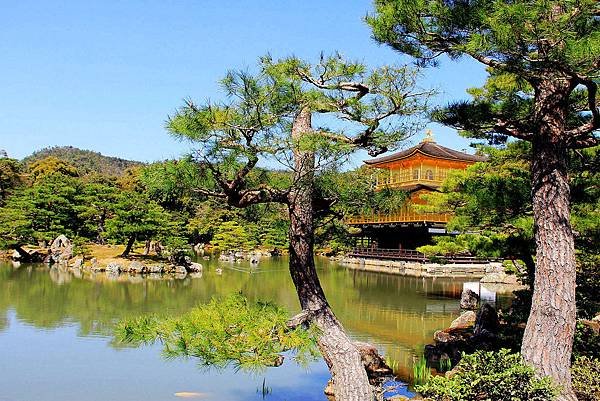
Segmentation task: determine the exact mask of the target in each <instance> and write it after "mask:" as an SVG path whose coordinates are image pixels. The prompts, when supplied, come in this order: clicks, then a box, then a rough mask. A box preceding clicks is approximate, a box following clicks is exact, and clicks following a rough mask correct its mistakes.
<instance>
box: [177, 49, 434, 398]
mask: <svg viewBox="0 0 600 401" xmlns="http://www.w3.org/2000/svg"><path fill="white" fill-rule="evenodd" d="M416 77H417V72H416V71H415V70H413V69H410V68H406V67H383V68H379V69H375V70H373V71H367V70H366V68H365V66H364V65H362V64H360V63H354V62H346V61H344V60H342V59H341V58H340V57H339V56H337V55H336V56H333V57H321V59H320V61H319V62H318V63H316V64H315V65H311V64H309V63H306V62H304V61H302V60H299V59H297V58H294V57H292V58H287V59H283V60H279V61H274V60H272V59H271V58H270V57H264V58H263V59H261V62H260V64H259V72H258V73H257V74H255V75H251V74H249V73H245V72H230V73H228V74H227V76H226V77H225V79H224V80H223V81H222V86H223V88H224V91H225V93H226V95H227V102H226V103H223V104H214V103H207V104H204V105H201V106H197V105H196V104H194V103H193V102H191V101H188V102H187V103H186V105H185V106H184V107H182V108H181V109H180V110H179V111H178V112H177V113H176V114H175V115H174V116H172V117H171V118H170V119H169V121H168V123H167V127H168V129H169V130H170V132H171V133H172V134H173V135H174V136H176V137H178V138H182V139H188V140H191V141H193V142H195V143H197V144H198V145H199V149H198V151H197V152H196V157H197V158H198V161H199V164H200V166H201V170H202V183H203V185H202V187H201V188H200V189H199V191H200V192H201V193H203V194H205V195H207V196H213V197H216V198H221V199H223V200H224V201H226V202H227V203H228V204H229V205H231V206H235V207H238V208H245V207H248V206H251V205H256V204H260V203H280V204H283V205H285V206H286V207H287V209H288V213H289V216H290V229H289V239H290V241H289V242H290V246H289V252H290V274H291V276H292V280H293V282H294V285H295V287H296V291H297V294H298V298H299V301H300V305H301V307H302V309H303V313H302V314H301V315H300V316H301V317H302V318H303V320H305V321H307V320H308V321H310V322H312V323H313V324H314V325H316V327H318V329H319V330H320V333H321V334H320V335H319V338H318V345H319V349H320V351H321V354H322V355H323V357H324V359H325V361H326V363H327V365H328V366H329V369H330V371H331V374H332V379H333V383H334V391H335V395H336V399H337V400H339V401H347V400H365V401H366V400H369V401H371V400H372V399H373V397H374V394H373V391H372V388H371V386H370V384H369V381H368V377H367V374H366V371H365V369H364V366H363V363H362V361H361V357H360V354H359V351H358V349H357V348H356V347H355V346H354V344H353V343H352V342H351V340H350V339H349V337H348V336H347V335H346V333H345V331H344V329H343V327H342V325H341V324H340V322H339V321H338V319H337V318H336V316H335V315H334V313H333V311H332V310H331V308H330V306H329V304H328V302H327V299H326V297H325V294H324V292H323V289H322V288H321V284H320V282H319V278H318V276H317V273H316V269H315V262H314V255H313V251H314V230H315V226H314V219H315V216H316V215H318V214H320V213H323V212H324V211H325V210H327V209H328V208H329V207H330V206H331V201H332V200H331V199H327V198H323V197H320V196H319V193H318V192H317V191H316V190H315V189H316V188H315V186H316V185H315V180H316V178H317V176H318V174H319V172H320V168H322V167H323V166H328V165H329V166H330V165H332V164H335V163H339V162H340V161H343V160H346V158H347V156H348V155H349V154H351V153H352V152H354V151H356V150H358V149H366V150H367V151H369V152H370V153H371V154H379V153H382V152H385V151H387V150H388V149H389V148H393V147H395V146H396V145H397V144H398V142H399V141H401V140H402V139H404V138H406V136H407V135H410V134H411V133H412V132H414V130H415V129H416V128H418V124H417V123H416V122H415V119H410V118H404V119H403V118H399V117H400V116H414V115H416V114H418V113H421V112H423V110H424V108H425V107H424V106H425V103H426V100H427V97H428V96H429V94H430V91H420V90H418V89H417V88H416ZM315 115H321V116H323V115H328V116H330V120H337V121H338V124H337V125H338V129H330V128H327V127H316V126H315V124H314V123H313V116H315ZM340 122H346V123H347V124H349V125H350V127H348V128H349V129H351V130H352V131H346V130H343V129H339V124H340ZM347 132H353V133H356V134H355V135H348V134H347ZM261 158H263V159H266V158H269V159H270V160H279V161H280V162H282V163H283V164H284V165H285V166H286V167H287V168H289V169H290V170H291V172H292V173H291V174H289V177H290V178H291V180H286V179H282V180H279V182H278V184H279V185H276V186H275V185H273V184H272V185H268V184H267V183H261V182H260V181H259V182H258V183H257V182H256V181H255V180H254V179H253V177H252V174H251V173H252V172H253V171H256V165H257V163H258V162H259V160H260V159H261ZM281 178H285V177H281ZM275 181H276V182H277V180H275ZM300 320H302V319H299V318H298V319H295V321H297V322H298V321H300Z"/></svg>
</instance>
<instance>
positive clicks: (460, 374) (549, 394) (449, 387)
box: [417, 349, 558, 401]
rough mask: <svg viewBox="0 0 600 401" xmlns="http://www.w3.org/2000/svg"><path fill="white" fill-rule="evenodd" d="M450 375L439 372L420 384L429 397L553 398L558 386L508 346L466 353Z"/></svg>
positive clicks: (462, 400)
mask: <svg viewBox="0 0 600 401" xmlns="http://www.w3.org/2000/svg"><path fill="white" fill-rule="evenodd" d="M452 373H453V374H451V375H449V377H444V376H436V377H433V378H432V379H431V380H430V381H429V382H427V383H426V384H424V385H422V386H417V391H418V392H420V393H421V394H422V395H423V397H425V399H426V400H430V401H473V400H486V401H514V400H527V401H551V400H553V399H555V397H556V396H557V395H558V387H556V386H554V385H553V384H552V382H551V381H550V379H549V378H538V377H536V375H535V371H534V369H533V368H532V367H531V366H529V365H526V364H525V363H524V362H523V359H522V357H521V355H520V354H512V353H510V351H509V350H507V349H502V350H500V351H498V352H485V351H478V352H476V353H474V354H471V355H463V357H462V359H461V361H460V362H459V364H458V365H456V367H455V368H454V369H453V370H452Z"/></svg>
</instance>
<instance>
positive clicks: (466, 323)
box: [450, 310, 477, 329]
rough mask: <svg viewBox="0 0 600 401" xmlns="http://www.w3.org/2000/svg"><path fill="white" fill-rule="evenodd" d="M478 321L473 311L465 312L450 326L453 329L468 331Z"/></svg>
mask: <svg viewBox="0 0 600 401" xmlns="http://www.w3.org/2000/svg"><path fill="white" fill-rule="evenodd" d="M476 320H477V314H476V313H475V312H473V311H472V310H470V311H466V312H463V314H462V315H460V316H459V317H457V318H456V319H454V320H453V321H452V323H451V324H450V328H451V329H467V328H469V327H473V326H474V325H475V321H476Z"/></svg>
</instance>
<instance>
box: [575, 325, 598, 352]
mask: <svg viewBox="0 0 600 401" xmlns="http://www.w3.org/2000/svg"><path fill="white" fill-rule="evenodd" d="M573 356H574V357H575V358H577V357H588V358H596V359H600V334H599V333H597V332H596V331H595V330H594V329H592V328H591V327H589V326H588V325H586V324H585V323H583V322H581V321H580V322H578V323H577V328H576V331H575V339H574V341H573Z"/></svg>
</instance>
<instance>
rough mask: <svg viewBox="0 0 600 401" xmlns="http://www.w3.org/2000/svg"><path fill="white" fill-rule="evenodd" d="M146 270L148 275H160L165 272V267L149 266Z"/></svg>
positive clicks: (160, 265) (159, 265)
mask: <svg viewBox="0 0 600 401" xmlns="http://www.w3.org/2000/svg"><path fill="white" fill-rule="evenodd" d="M147 268H148V273H153V274H161V273H162V272H164V270H165V266H164V265H162V264H158V265H150V266H147Z"/></svg>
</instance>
